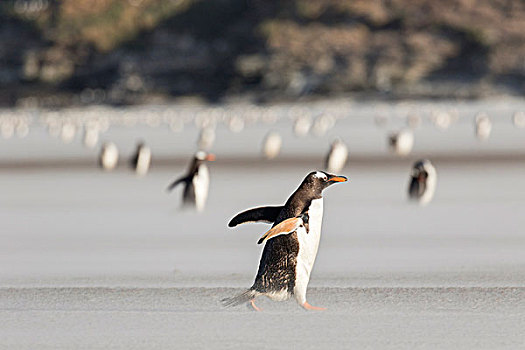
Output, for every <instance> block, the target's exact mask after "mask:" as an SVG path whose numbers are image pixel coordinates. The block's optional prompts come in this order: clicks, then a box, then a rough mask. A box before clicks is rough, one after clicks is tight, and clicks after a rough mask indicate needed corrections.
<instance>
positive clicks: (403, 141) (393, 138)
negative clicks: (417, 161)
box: [388, 130, 414, 157]
mask: <svg viewBox="0 0 525 350" xmlns="http://www.w3.org/2000/svg"><path fill="white" fill-rule="evenodd" d="M388 146H389V148H390V151H391V152H393V153H394V154H396V155H398V156H402V157H404V156H407V155H408V154H409V153H410V152H412V148H413V147H414V134H413V133H412V131H410V130H401V131H398V132H394V133H391V134H390V135H389V136H388Z"/></svg>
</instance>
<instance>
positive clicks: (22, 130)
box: [15, 121, 29, 138]
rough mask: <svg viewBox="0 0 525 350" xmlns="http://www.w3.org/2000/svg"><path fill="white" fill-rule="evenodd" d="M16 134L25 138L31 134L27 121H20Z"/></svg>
mask: <svg viewBox="0 0 525 350" xmlns="http://www.w3.org/2000/svg"><path fill="white" fill-rule="evenodd" d="M15 132H16V136H18V137H19V138H24V137H26V136H27V135H28V134H29V125H28V124H27V122H24V121H19V122H18V123H17V125H16V128H15Z"/></svg>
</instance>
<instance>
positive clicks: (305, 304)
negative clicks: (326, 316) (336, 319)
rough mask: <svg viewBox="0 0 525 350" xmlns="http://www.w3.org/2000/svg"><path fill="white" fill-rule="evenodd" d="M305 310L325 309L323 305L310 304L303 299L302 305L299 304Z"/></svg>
mask: <svg viewBox="0 0 525 350" xmlns="http://www.w3.org/2000/svg"><path fill="white" fill-rule="evenodd" d="M301 306H302V307H303V308H304V309H305V310H316V311H324V310H326V308H325V307H317V306H312V305H310V304H308V302H307V301H305V302H304V303H303V305H301Z"/></svg>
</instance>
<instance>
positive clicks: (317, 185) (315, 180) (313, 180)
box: [302, 171, 348, 196]
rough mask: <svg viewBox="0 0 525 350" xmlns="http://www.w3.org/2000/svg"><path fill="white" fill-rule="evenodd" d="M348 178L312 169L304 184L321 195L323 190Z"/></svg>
mask: <svg viewBox="0 0 525 350" xmlns="http://www.w3.org/2000/svg"><path fill="white" fill-rule="evenodd" d="M346 181H348V179H347V178H346V177H345V176H339V175H333V174H329V173H327V172H324V171H312V172H311V173H310V174H308V175H307V176H306V178H305V179H304V181H303V183H302V186H303V187H304V188H307V189H308V190H310V191H312V192H313V193H314V194H315V195H316V196H320V195H321V192H322V191H323V190H324V189H325V188H327V187H328V186H331V185H333V184H335V183H338V182H346Z"/></svg>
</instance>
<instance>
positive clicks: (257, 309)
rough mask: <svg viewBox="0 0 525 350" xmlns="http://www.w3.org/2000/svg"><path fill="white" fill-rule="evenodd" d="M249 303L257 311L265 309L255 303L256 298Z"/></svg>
mask: <svg viewBox="0 0 525 350" xmlns="http://www.w3.org/2000/svg"><path fill="white" fill-rule="evenodd" d="M249 305H250V306H251V307H252V308H253V310H255V311H258V312H260V311H262V310H263V309H261V308H260V307H258V306H257V305H255V300H254V299H252V300H250V304H249Z"/></svg>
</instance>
